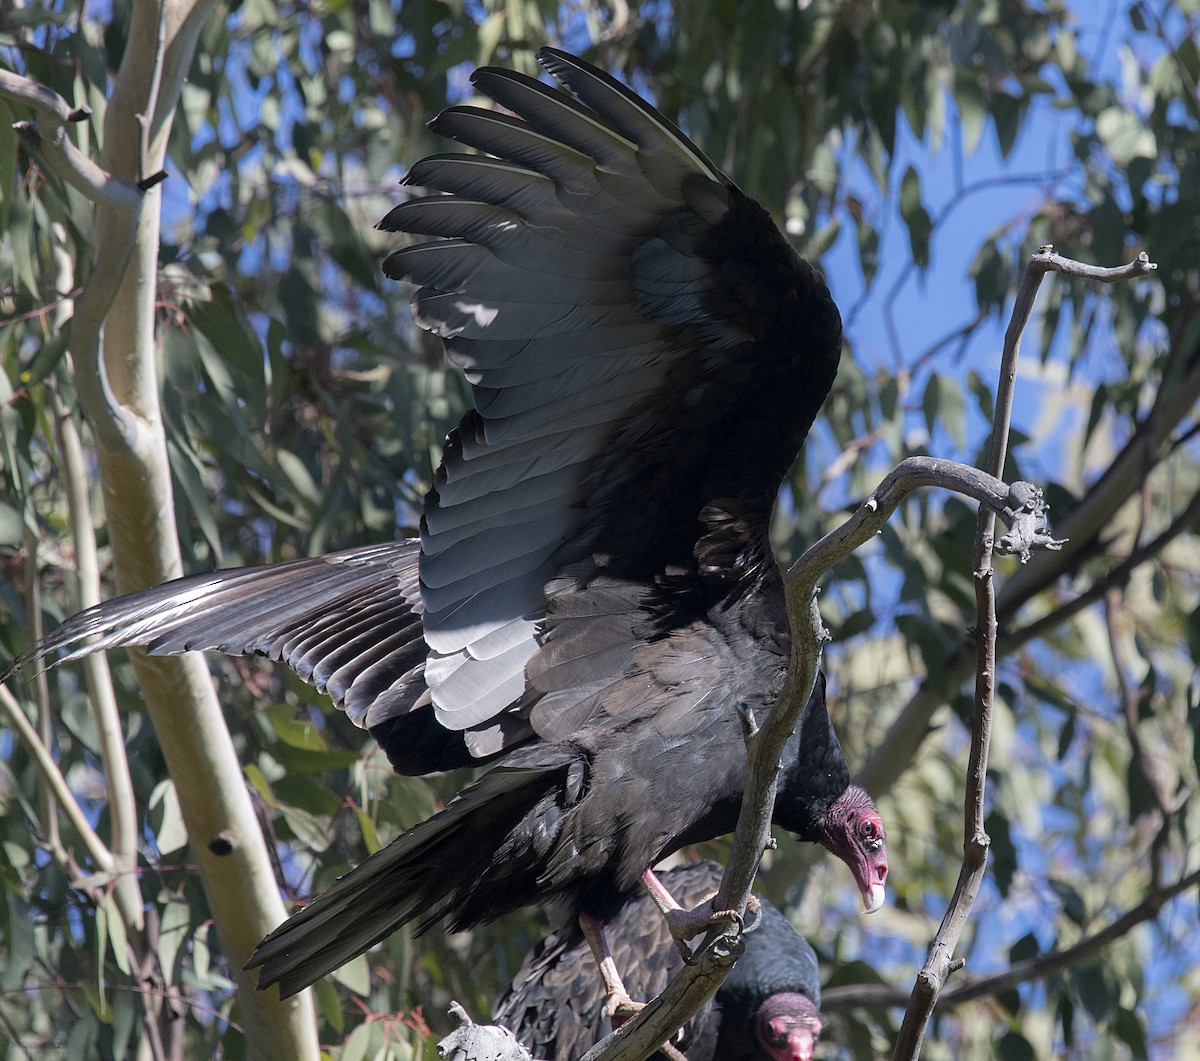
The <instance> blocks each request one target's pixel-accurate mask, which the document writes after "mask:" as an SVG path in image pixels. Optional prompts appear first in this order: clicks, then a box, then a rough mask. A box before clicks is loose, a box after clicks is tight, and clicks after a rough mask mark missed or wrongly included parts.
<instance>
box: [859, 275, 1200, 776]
mask: <svg viewBox="0 0 1200 1061" xmlns="http://www.w3.org/2000/svg"><path fill="white" fill-rule="evenodd" d="M1038 259H1042V261H1041V266H1042V267H1044V266H1045V265H1046V263H1047V262H1048V263H1049V267H1050V269H1051V270H1053V269H1054V267H1055V264H1056V263H1057V262H1059V261H1063V260H1065V259H1060V258H1059V257H1058V255H1053V254H1039V255H1037V256H1035V258H1034V260H1035V261H1036V260H1038ZM1075 264H1076V265H1078V264H1079V263H1075ZM1080 268H1083V269H1089V268H1091V267H1090V266H1080ZM1151 269H1152V266H1151V264H1150V263H1149V262H1142V261H1141V259H1139V260H1138V261H1136V262H1132V263H1130V264H1129V265H1126V266H1124V267H1123V270H1116V272H1118V273H1120V272H1122V271H1125V272H1126V273H1127V275H1128V276H1131V277H1135V276H1139V275H1143V274H1144V273H1147V272H1149V271H1150V270H1151ZM1099 272H1101V273H1104V274H1111V273H1112V272H1113V271H1112V270H1099ZM1084 275H1086V274H1084ZM1093 278H1094V279H1099V280H1102V281H1108V282H1111V281H1113V280H1119V279H1122V278H1123V277H1122V276H1115V277H1114V276H1112V275H1101V276H1097V277H1093ZM1014 311H1015V307H1014ZM1195 343H1196V338H1195V336H1190V335H1186V334H1184V335H1180V336H1179V337H1178V338H1177V339H1176V341H1175V349H1176V351H1177V354H1178V356H1175V355H1173V357H1172V361H1173V364H1172V365H1169V366H1168V367H1167V369H1166V370H1165V371H1164V375H1163V379H1164V383H1163V386H1161V387H1160V388H1159V391H1158V394H1157V395H1156V397H1155V400H1154V405H1153V407H1152V409H1151V411H1150V413H1149V414H1147V416H1146V417H1145V419H1144V420H1143V421H1142V422H1141V423H1140V424H1139V425H1138V428H1137V431H1136V432H1135V434H1134V437H1133V438H1131V439H1130V440H1129V442H1128V443H1127V444H1126V445H1125V447H1124V448H1123V449H1122V451H1121V453H1120V454H1118V456H1117V458H1116V459H1115V460H1114V461H1113V462H1112V463H1111V464H1110V466H1109V468H1108V470H1107V471H1105V473H1104V474H1103V475H1102V476H1101V477H1100V479H1099V480H1097V481H1096V482H1095V483H1094V484H1093V485H1092V486H1091V487H1090V488H1089V490H1088V493H1087V496H1086V497H1085V498H1084V499H1083V501H1082V502H1081V503H1080V504H1079V505H1078V507H1077V508H1075V509H1074V510H1073V511H1072V512H1071V513H1070V514H1069V515H1067V516H1066V517H1065V518H1064V519H1063V520H1062V521H1061V522H1060V523H1059V524H1058V528H1057V529H1058V530H1059V532H1060V533H1062V535H1063V537H1064V538H1066V539H1069V544H1068V545H1066V546H1065V547H1064V549H1063V550H1062V551H1061V552H1060V553H1053V554H1049V555H1045V554H1044V555H1042V556H1040V557H1038V559H1037V562H1036V563H1031V564H1029V565H1027V566H1025V567H1022V568H1021V569H1019V570H1018V571H1015V572H1013V573H1012V574H1011V575H1009V577H1008V578H1007V579H1006V580H1005V583H1004V585H1003V586H1001V587H1000V588H999V592H998V594H997V598H996V611H997V615H998V616H1000V617H1004V616H1011V615H1014V614H1015V613H1016V611H1017V609H1018V608H1020V607H1021V606H1022V605H1023V604H1024V603H1025V602H1026V601H1027V600H1029V599H1030V598H1031V597H1033V596H1034V595H1036V594H1037V593H1040V592H1042V591H1043V590H1045V589H1046V588H1047V587H1048V586H1050V585H1052V584H1053V583H1054V581H1055V580H1056V579H1057V578H1058V577H1059V576H1060V575H1062V574H1065V573H1066V572H1068V571H1070V570H1072V569H1073V568H1074V567H1075V566H1076V565H1077V564H1078V561H1079V556H1080V554H1081V553H1082V552H1083V551H1084V550H1087V549H1089V548H1094V543H1095V542H1096V539H1097V536H1098V534H1099V533H1100V530H1099V528H1103V527H1105V526H1107V525H1108V523H1109V522H1110V521H1111V519H1112V517H1113V515H1114V514H1115V513H1116V512H1117V510H1118V509H1120V508H1121V506H1122V505H1124V504H1125V503H1126V502H1127V501H1128V499H1129V498H1130V497H1131V496H1132V494H1133V493H1134V492H1136V491H1137V490H1138V489H1139V488H1140V486H1141V483H1142V481H1143V480H1144V479H1145V477H1146V476H1147V475H1148V474H1149V473H1150V471H1151V467H1152V466H1149V467H1148V466H1147V464H1146V452H1147V444H1146V439H1147V438H1150V439H1152V440H1153V446H1152V448H1153V452H1154V453H1155V454H1156V455H1158V454H1161V453H1162V451H1163V448H1164V447H1165V446H1167V445H1169V443H1170V438H1171V434H1172V432H1173V431H1174V430H1175V427H1176V425H1178V424H1179V423H1180V421H1181V420H1183V419H1184V417H1186V416H1188V415H1190V413H1191V412H1192V411H1193V409H1194V407H1195V403H1196V401H1197V399H1198V398H1200V357H1197V356H1195V352H1196V345H1195ZM970 673H971V662H970V659H969V657H968V656H967V655H966V654H965V653H962V652H954V653H951V654H950V655H949V657H948V658H947V659H946V661H945V664H944V666H942V667H940V668H938V670H937V671H936V672H933V673H930V674H929V675H928V676H927V677H926V679H925V681H924V682H923V683H922V685H921V687H920V688H919V689H918V690H917V692H916V693H915V694H914V695H913V697H912V699H910V700H909V702H908V703H907V704H906V705H905V707H904V709H903V710H902V711H901V712H900V714H899V715H898V716H897V718H896V720H895V721H894V722H893V723H892V724H891V726H890V727H889V729H888V732H887V734H886V736H885V737H884V739H883V740H881V741H880V742H879V746H878V751H876V752H875V753H874V754H873V755H871V756H870V758H869V759H868V760H867V763H866V764H865V765H864V767H863V768H862V770H861V771H860V772H859V776H858V777H857V779H856V780H857V781H858V783H859V784H861V785H862V786H863V787H864V788H865V789H866V790H867V791H868V792H870V793H872V794H873V795H876V796H878V795H879V794H880V793H882V792H886V791H887V790H888V789H890V788H891V787H892V785H893V784H895V782H896V779H897V778H898V777H899V776H900V774H901V773H903V772H904V770H906V769H907V768H908V766H909V764H910V763H911V762H912V761H913V759H914V758H915V756H916V754H917V752H918V751H919V749H920V747H921V745H922V743H923V742H924V740H925V738H926V736H927V735H928V734H929V732H930V730H931V727H930V722H931V720H932V719H933V716H934V714H935V713H936V712H937V711H938V710H939V709H940V708H942V707H943V706H944V705H945V703H946V696H947V692H948V691H950V690H956V689H958V688H959V686H960V685H961V684H962V682H964V681H965V680H966V679H967V677H968V676H969V674H970Z"/></svg>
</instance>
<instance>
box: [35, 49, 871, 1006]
mask: <svg viewBox="0 0 1200 1061" xmlns="http://www.w3.org/2000/svg"><path fill="white" fill-rule="evenodd" d="M538 60H539V61H540V62H541V64H542V65H543V66H544V67H545V68H546V69H547V70H548V71H549V72H550V73H551V74H552V75H553V76H554V78H555V79H557V80H558V81H559V82H561V83H562V84H563V85H564V86H565V87H566V88H567V89H569V90H570V92H572V93H574V97H572V96H571V95H570V94H568V93H566V92H562V91H560V90H558V89H556V88H551V87H549V86H547V85H545V84H542V83H540V82H538V81H536V80H534V79H533V78H530V77H526V76H524V75H522V74H519V73H515V72H513V71H510V70H501V69H494V68H484V69H480V70H477V71H476V72H475V74H474V76H473V78H472V80H473V83H474V85H475V86H476V88H478V89H479V90H480V91H481V92H483V93H485V94H486V95H488V96H490V97H491V98H492V99H494V100H495V101H496V102H498V103H499V104H501V105H502V106H503V107H504V108H506V110H507V112H501V111H490V110H483V109H479V108H476V107H472V106H456V107H451V108H450V109H448V110H446V111H445V112H443V113H442V114H441V115H440V116H438V117H437V118H436V119H435V120H434V121H433V123H432V128H433V129H434V130H435V131H437V132H439V133H442V134H444V135H446V136H448V137H451V138H453V139H456V140H459V141H462V142H463V143H465V144H467V145H469V146H471V147H473V148H477V149H479V150H481V151H483V152H487V154H465V153H455V154H441V155H435V156H432V157H430V158H426V159H424V160H422V161H421V162H418V163H417V164H416V165H415V166H414V167H413V169H412V171H411V172H410V173H409V175H408V177H407V178H406V183H408V184H410V185H417V186H421V187H424V188H426V189H431V190H433V191H434V192H435V193H437V194H426V195H418V196H413V197H411V198H409V199H408V200H407V201H406V202H404V203H402V204H401V205H400V206H398V207H396V208H395V209H394V210H392V212H391V213H390V214H388V216H387V217H386V218H385V219H384V220H383V222H382V223H381V227H382V228H384V229H386V230H388V231H392V232H406V233H412V234H416V235H421V236H431V237H438V238H434V239H431V240H425V241H422V242H416V243H413V244H411V245H409V246H405V247H403V248H402V249H400V250H398V251H396V252H395V253H394V254H392V255H391V257H389V258H388V259H387V261H386V263H385V264H384V271H385V273H387V275H389V276H391V277H393V278H396V279H400V280H407V281H410V282H412V283H414V284H416V285H418V290H417V292H416V294H415V295H414V297H413V303H412V312H413V317H414V319H415V320H416V322H417V323H418V324H419V325H420V326H421V327H423V328H426V329H428V330H430V331H432V332H434V333H435V334H437V335H439V336H441V337H442V339H443V341H444V343H445V347H446V353H447V356H448V358H449V360H450V361H451V362H452V363H453V364H454V365H456V366H457V367H458V368H460V369H461V370H462V371H463V372H464V373H465V374H466V377H467V379H468V380H469V381H470V383H471V386H472V396H473V401H474V407H473V408H472V409H471V410H470V411H469V412H468V413H467V414H466V415H465V416H464V417H463V419H462V422H461V423H460V424H459V426H458V428H457V429H455V430H454V431H452V432H451V433H450V435H449V437H448V438H447V440H446V444H445V448H444V451H443V456H442V462H441V465H440V467H439V468H438V470H437V475H436V478H435V481H434V484H433V486H432V487H431V488H430V490H429V492H428V494H427V495H426V497H425V506H424V513H423V515H422V517H421V528H420V538H419V540H415V541H413V540H410V541H396V542H391V543H387V544H382V545H368V546H365V547H361V548H354V549H346V550H343V551H341V552H337V553H332V554H330V555H328V556H323V557H316V558H311V559H303V560H295V561H292V562H289V563H281V564H276V565H270V566H266V567H255V568H243V569H237V570H230V571H218V572H214V573H211V574H207V575H199V576H193V577H191V578H185V579H181V580H179V581H176V582H172V583H168V584H166V585H163V586H159V587H157V588H155V589H151V590H147V591H144V592H141V593H135V594H132V595H130V596H127V597H123V598H118V599H116V600H114V601H110V602H108V603H106V604H103V605H100V606H99V607H96V608H93V609H89V610H88V611H86V612H83V613H81V614H80V615H77V616H75V617H74V618H73V619H70V620H68V621H67V622H66V623H65V624H64V625H63V626H62V627H60V628H59V629H58V630H57V631H56V632H55V633H54V634H52V635H51V636H50V637H48V638H47V639H46V640H45V641H44V642H42V643H41V644H40V645H38V646H37V647H36V648H35V649H34V650H33V652H32V653H31V655H32V656H44V655H46V654H47V653H51V652H54V651H57V650H60V649H65V650H68V651H67V654H66V657H65V658H68V659H71V658H76V657H78V656H80V655H83V654H85V653H88V652H93V651H97V650H100V649H107V648H110V647H113V646H116V645H144V646H145V647H146V648H147V649H148V650H149V651H150V652H152V653H174V652H183V651H188V650H200V649H217V650H220V651H223V652H227V653H232V654H240V653H261V654H263V655H266V656H269V657H271V658H272V659H277V660H283V661H284V662H285V663H287V664H288V665H289V666H291V667H292V668H294V669H295V670H296V671H297V672H298V673H299V674H300V675H301V676H302V677H304V678H305V679H307V680H309V681H311V682H313V683H314V684H315V685H316V686H317V687H318V688H320V689H322V690H324V691H325V692H327V693H328V694H329V695H330V696H331V697H332V699H333V700H334V702H335V704H337V706H338V707H340V708H342V709H343V710H345V711H346V713H347V714H348V715H349V716H350V718H352V719H353V720H354V721H355V722H356V723H358V724H359V725H360V726H364V727H365V728H367V729H368V730H370V732H371V734H372V735H373V736H374V737H375V738H376V739H377V740H378V741H379V743H380V744H381V745H382V747H383V748H384V749H385V750H386V752H387V754H388V756H389V758H390V760H391V762H392V763H393V765H394V766H395V768H396V769H397V770H398V771H400V772H402V773H406V774H422V773H428V772H431V771H438V770H446V769H450V768H452V767H457V766H463V765H469V764H478V763H480V762H485V761H490V760H494V759H500V760H501V761H500V762H499V764H498V765H497V766H495V767H494V768H493V769H492V770H491V771H490V772H489V773H487V774H485V775H484V776H483V777H482V778H480V779H479V780H478V781H476V782H475V783H474V784H472V785H470V786H469V787H467V788H466V789H464V790H463V791H462V792H461V793H460V794H459V795H458V796H457V797H456V798H455V799H454V800H453V801H452V802H451V803H450V804H449V805H448V806H447V807H446V808H445V809H444V810H443V811H441V812H440V813H438V814H436V815H434V816H433V817H432V818H430V819H429V820H427V821H425V822H423V823H421V824H419V825H417V826H416V827H415V828H413V829H411V830H409V831H408V832H406V833H404V834H403V835H401V836H399V837H397V838H396V839H395V840H394V841H393V842H392V843H391V844H390V845H388V846H387V847H385V848H384V849H383V850H381V851H379V852H377V853H376V854H374V855H372V856H371V857H370V858H368V859H367V860H366V861H365V862H363V863H362V865H360V866H359V867H357V868H356V869H354V870H353V871H351V872H350V873H348V874H347V875H346V876H344V877H342V878H341V879H340V880H339V881H338V882H337V883H336V884H334V885H333V887H331V888H330V889H329V890H328V891H326V892H325V893H324V894H323V895H321V896H320V897H319V898H318V899H317V900H316V901H315V902H313V904H312V905H310V906H308V907H307V908H306V909H304V910H302V911H300V912H299V913H297V914H296V915H294V916H293V917H291V918H290V919H289V920H288V921H287V922H285V923H284V924H283V925H282V926H280V928H279V929H277V930H276V931H275V932H273V933H272V934H271V935H270V936H268V937H267V938H266V939H265V940H264V941H263V942H262V944H261V945H260V946H259V948H258V949H257V950H256V951H255V953H254V955H253V956H252V958H251V962H250V965H251V966H257V967H261V970H262V972H261V979H260V984H261V985H262V986H266V985H268V984H272V983H278V984H279V985H280V989H281V991H282V993H283V994H284V995H288V994H291V993H293V992H295V991H298V990H300V989H301V988H303V987H305V986H307V985H308V984H311V983H313V982H314V981H315V980H317V979H318V978H320V977H321V976H323V975H325V974H326V973H328V972H329V971H331V970H332V969H335V968H337V967H338V966H339V965H341V964H343V963H344V962H346V961H348V960H349V959H350V958H352V957H354V956H355V955H357V954H359V953H361V952H362V951H364V950H366V949H367V948H368V947H370V946H371V945H372V944H374V943H376V942H378V941H379V940H381V939H383V938H384V937H385V936H387V935H388V934H390V933H391V932H393V931H395V930H396V929H397V928H398V927H399V926H400V925H402V924H404V923H405V922H407V921H410V920H416V921H417V922H418V924H419V926H420V928H421V929H424V928H426V927H428V926H429V925H431V924H432V923H434V922H436V921H438V920H439V919H445V920H446V921H447V922H448V924H449V925H450V927H451V928H454V929H459V928H466V927H469V926H471V925H475V924H477V923H479V922H481V921H485V920H489V919H491V918H494V917H497V916H499V915H501V914H503V913H506V912H508V911H510V910H513V909H515V908H517V907H520V906H522V905H525V904H528V903H532V902H536V901H538V900H540V899H543V898H548V897H561V898H565V899H567V900H568V901H569V902H570V903H573V904H574V906H575V908H576V909H577V910H578V911H579V912H580V914H581V915H582V916H586V917H588V918H590V919H593V920H595V919H600V920H602V919H603V918H604V917H606V916H607V915H608V914H610V913H611V912H613V910H615V909H616V907H617V906H618V905H619V903H620V901H621V899H622V897H623V896H625V895H626V894H628V893H629V892H630V891H631V890H633V889H636V888H637V887H638V884H639V880H641V879H642V878H643V876H644V875H645V874H647V873H648V872H649V867H651V866H653V864H654V863H655V862H656V861H657V860H658V859H660V858H661V857H663V856H665V855H667V854H669V853H670V852H672V851H675V850H677V849H678V848H679V847H680V846H682V845H683V844H687V843H692V842H696V841H701V840H707V839H709V838H711V837H714V836H717V835H720V834H722V833H725V832H728V831H730V830H731V829H733V828H734V825H735V822H736V819H737V811H738V806H739V801H740V799H741V794H742V789H743V784H744V776H745V751H744V747H743V738H742V731H741V723H740V721H739V711H740V708H741V706H743V705H744V707H746V708H748V709H749V710H750V711H751V712H754V711H758V712H760V713H761V712H765V711H767V710H769V708H770V707H771V706H772V705H773V704H774V702H775V700H776V697H777V696H778V694H779V692H780V690H781V688H782V686H783V682H784V678H785V675H786V673H787V662H788V651H789V645H790V639H789V632H788V625H787V614H786V609H785V601H784V589H783V581H782V576H781V574H780V571H779V569H778V567H777V565H776V563H775V559H774V557H773V555H772V553H771V548H770V543H769V541H768V523H769V518H770V514H771V508H772V505H773V503H774V499H775V494H776V492H777V490H778V488H779V484H780V482H781V480H782V478H783V476H784V475H785V473H786V472H787V470H788V467H789V465H790V464H791V463H792V461H793V460H794V459H795V457H796V454H797V453H798V451H799V449H800V446H801V444H802V443H803V441H804V438H805V436H806V434H807V433H808V430H809V427H810V426H811V424H812V422H813V418H814V417H815V416H816V414H817V410H818V409H819V407H820V405H821V402H822V401H823V400H824V398H825V395H826V394H827V393H828V391H829V388H830V386H831V385H832V382H833V378H834V375H835V374H836V371H837V364H838V358H839V357H840V353H841V318H840V317H839V315H838V311H837V308H836V307H835V306H834V304H833V301H832V299H831V297H830V295H829V291H828V289H827V288H826V286H825V282H824V280H823V279H822V277H821V274H820V273H819V272H817V271H816V270H815V269H814V268H813V267H812V266H810V265H809V264H808V263H807V262H805V261H803V260H802V259H801V258H800V257H798V256H797V255H796V253H795V252H794V251H793V250H792V248H791V247H790V246H789V244H788V242H787V240H786V239H785V238H784V237H783V236H782V235H781V234H780V232H779V230H778V229H777V228H776V227H775V225H774V224H773V223H772V222H771V220H770V218H769V217H768V215H767V214H766V212H765V211H764V210H763V209H762V208H761V207H760V206H759V205H758V204H757V203H755V202H754V201H753V200H751V199H749V198H747V196H745V195H744V194H743V193H742V192H741V191H740V190H739V189H738V188H737V187H736V186H735V185H734V184H733V183H732V182H730V181H729V180H728V179H727V178H726V177H725V176H723V175H722V174H721V172H720V171H719V170H718V169H717V168H716V166H714V165H713V163H712V162H710V161H709V160H708V159H707V158H706V157H705V156H704V154H703V153H702V152H701V151H700V150H699V149H698V148H696V147H695V146H694V145H693V144H692V143H691V142H690V141H689V140H688V139H687V137H685V136H684V135H683V134H682V133H681V132H680V131H679V130H678V129H677V128H675V126H674V125H672V124H671V123H670V122H669V121H667V120H666V119H665V118H663V117H662V116H661V115H660V114H658V113H657V111H655V110H654V109H653V108H652V107H650V106H649V105H648V104H646V103H645V102H644V101H643V100H641V99H640V98H639V97H638V96H636V95H635V94H634V93H632V92H631V91H629V90H628V89H626V88H625V87H624V86H622V85H621V84H620V83H619V82H617V81H615V80H614V79H613V78H611V77H610V76H608V75H607V74H605V73H603V72H601V71H599V70H597V69H595V68H594V67H592V66H589V65H588V64H587V63H585V62H583V61H581V60H579V59H577V58H575V57H574V56H572V55H568V54H566V53H565V52H561V51H557V50H555V49H552V48H544V49H542V50H541V51H540V52H539V53H538ZM91 638H95V640H89V639H91ZM802 722H803V726H802V729H801V728H798V729H797V732H796V733H795V734H794V735H793V739H792V740H791V742H790V743H789V744H788V746H787V748H786V751H785V755H784V760H783V763H782V774H781V778H782V783H781V786H780V792H779V797H778V801H777V804H776V807H775V813H774V820H775V822H777V823H778V824H779V825H781V826H782V827H784V828H786V829H789V830H791V831H792V832H794V833H796V834H797V835H798V836H799V837H800V838H801V839H805V840H810V841H816V842H820V843H822V844H824V845H825V846H826V847H827V848H828V849H829V850H831V851H832V852H834V853H835V854H837V855H838V856H839V857H841V858H842V859H844V860H845V861H846V863H847V864H848V865H849V867H850V869H851V872H852V873H853V875H854V878H855V881H856V883H857V886H858V889H859V891H860V893H861V894H862V896H863V899H864V903H865V904H866V906H867V908H868V910H871V909H875V908H876V907H878V906H879V905H880V904H881V903H882V900H883V881H884V879H885V877H886V874H887V861H886V855H885V849H884V833H883V825H882V822H881V821H880V819H879V815H878V812H877V811H876V809H875V807H874V805H873V803H872V802H871V800H870V798H869V797H868V796H867V795H866V793H864V792H863V791H862V790H861V789H857V788H854V787H851V786H849V774H848V771H847V769H846V764H845V761H844V759H843V758H842V754H841V750H840V749H839V747H838V744H837V740H836V738H835V736H834V734H833V731H832V728H831V726H830V724H829V718H828V716H827V714H826V708H825V696H824V688H823V686H819V687H818V688H817V689H816V690H815V691H814V694H813V698H812V700H811V702H810V703H809V705H808V706H807V707H806V709H805V714H804V716H803V719H802Z"/></svg>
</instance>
